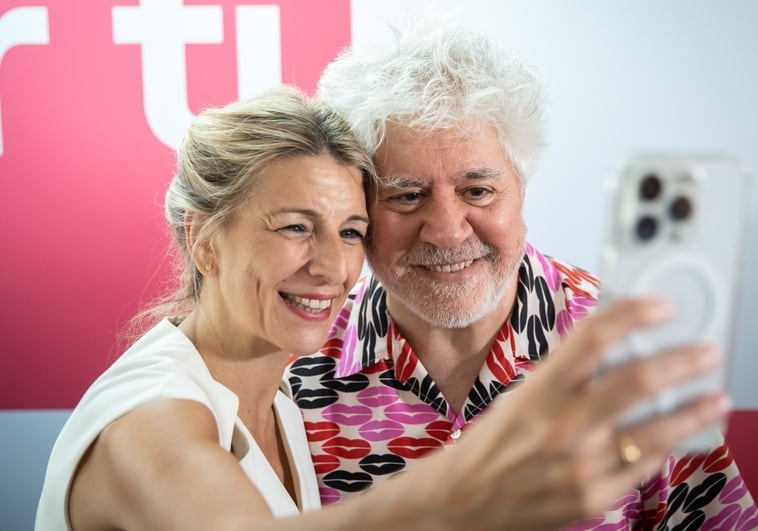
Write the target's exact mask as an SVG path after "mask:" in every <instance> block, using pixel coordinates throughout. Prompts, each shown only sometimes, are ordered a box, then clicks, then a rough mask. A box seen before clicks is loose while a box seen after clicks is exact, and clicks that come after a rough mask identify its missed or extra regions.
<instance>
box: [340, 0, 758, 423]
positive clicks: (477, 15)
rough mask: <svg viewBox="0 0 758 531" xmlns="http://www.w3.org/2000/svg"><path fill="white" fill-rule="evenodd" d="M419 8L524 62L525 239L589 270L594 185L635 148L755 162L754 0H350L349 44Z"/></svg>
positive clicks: (743, 364) (742, 355) (739, 346)
mask: <svg viewBox="0 0 758 531" xmlns="http://www.w3.org/2000/svg"><path fill="white" fill-rule="evenodd" d="M429 5H435V6H439V7H443V8H455V9H456V11H458V12H459V13H460V17H461V20H462V21H463V22H464V23H465V25H466V26H468V27H470V28H472V29H474V30H477V31H482V32H485V33H487V34H489V35H490V36H492V37H493V38H495V39H496V40H497V41H498V42H499V43H501V44H502V46H503V47H504V48H506V49H507V50H510V51H512V52H513V53H514V54H515V55H516V56H518V57H520V58H521V59H522V60H523V61H525V62H526V63H528V64H530V65H532V66H533V67H534V68H535V69H536V71H537V73H538V75H539V76H540V78H541V79H542V80H543V82H544V84H545V85H546V87H547V90H548V101H549V107H548V110H547V116H548V129H549V138H548V141H549V146H548V148H547V151H546V153H545V155H544V157H543V159H542V162H541V163H540V165H539V166H538V168H537V172H536V174H535V175H534V176H533V177H532V180H531V182H530V184H529V187H528V191H527V205H526V221H527V224H528V226H529V233H528V235H529V240H530V241H531V242H532V243H534V244H535V245H536V246H537V247H538V248H539V249H541V250H542V251H543V252H546V253H547V254H551V255H554V256H557V257H560V258H562V259H564V260H568V261H570V262H572V263H574V264H576V265H578V266H581V267H583V268H585V269H588V270H590V271H593V272H597V270H598V255H599V247H600V242H601V237H602V214H603V209H604V208H605V207H606V205H605V198H604V197H603V190H602V180H603V178H604V176H605V175H606V174H607V173H608V172H609V171H611V170H612V169H613V167H614V164H616V163H618V162H619V161H620V159H621V158H623V157H624V156H625V155H626V153H628V152H630V151H633V150H637V149H645V148H651V149H655V148H671V149H683V150H697V149H704V150H725V151H729V152H733V153H736V154H739V155H740V156H742V157H744V158H745V160H746V161H747V162H748V164H749V165H750V166H751V167H753V168H756V169H758V2H753V1H751V0H728V1H724V2H713V1H710V0H666V1H656V0H638V1H632V0H626V1H615V2H609V1H607V0H581V1H561V0H501V1H495V0H467V1H466V2H456V1H452V0H447V1H437V2H435V3H434V4H428V3H426V2H412V1H403V0H383V1H382V2H375V1H372V0H353V9H354V11H353V43H354V45H355V46H372V45H375V44H380V43H382V42H387V41H389V40H391V38H392V36H391V32H389V31H387V29H386V25H385V24H383V23H382V22H380V21H386V22H387V23H389V24H392V25H396V26H399V27H403V26H405V25H406V24H407V22H408V21H409V20H411V19H412V18H414V17H417V16H418V14H419V13H423V11H424V9H426V7H427V6H429ZM752 205H753V211H754V212H753V214H754V215H753V218H752V220H751V229H750V232H749V234H748V241H749V244H748V249H747V252H746V253H747V257H746V267H745V280H746V282H744V283H743V286H744V289H745V290H744V292H743V293H742V294H741V300H740V309H741V311H740V317H739V321H738V323H737V338H736V344H735V347H736V348H735V352H734V357H735V370H733V371H732V374H733V380H732V382H733V398H734V401H735V405H736V407H738V408H758V391H756V389H755V387H754V380H755V377H756V375H758V356H756V355H754V352H755V349H754V348H753V349H752V350H751V345H752V344H753V342H752V341H751V339H752V338H751V337H750V336H749V334H750V333H751V332H752V330H751V327H754V326H755V325H756V324H758V285H756V284H753V283H749V282H747V280H748V279H749V278H750V276H752V275H753V273H754V272H757V271H758V183H756V186H755V187H754V189H753V194H752Z"/></svg>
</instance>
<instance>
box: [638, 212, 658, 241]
mask: <svg viewBox="0 0 758 531" xmlns="http://www.w3.org/2000/svg"><path fill="white" fill-rule="evenodd" d="M636 232H637V238H638V239H640V240H642V241H648V240H650V239H652V238H654V237H655V235H656V233H657V232H658V220H657V219H655V218H654V217H652V216H642V217H641V218H640V219H639V220H637V226H636Z"/></svg>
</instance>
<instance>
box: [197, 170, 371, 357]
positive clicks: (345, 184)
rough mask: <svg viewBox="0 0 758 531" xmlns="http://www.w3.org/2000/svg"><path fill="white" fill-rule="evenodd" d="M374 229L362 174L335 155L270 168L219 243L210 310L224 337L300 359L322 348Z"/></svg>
mask: <svg viewBox="0 0 758 531" xmlns="http://www.w3.org/2000/svg"><path fill="white" fill-rule="evenodd" d="M367 227H368V216H367V214H366V204H365V198H364V191H363V183H362V177H361V174H360V171H359V170H358V169H357V168H355V167H350V166H344V165H342V164H340V163H339V162H337V161H336V160H335V159H333V158H332V157H330V156H328V155H321V156H301V157H296V158H291V159H282V160H278V161H275V162H273V163H271V164H269V165H268V166H266V167H265V169H264V170H263V172H262V173H261V174H259V175H258V176H257V178H256V182H255V184H254V185H253V193H252V194H251V196H250V197H249V198H248V199H247V200H246V201H245V202H244V203H243V204H242V205H241V206H240V207H239V209H238V211H237V213H236V215H235V216H234V219H233V220H232V222H231V224H230V225H229V226H228V227H227V228H226V229H224V230H223V231H222V233H221V234H219V235H217V236H215V237H214V239H213V240H212V244H211V246H212V247H211V248H212V255H211V260H212V262H213V264H214V273H215V274H214V275H212V276H210V277H209V278H207V279H206V291H207V293H206V294H205V295H207V296H208V298H207V299H206V302H208V303H210V304H209V305H205V306H206V308H205V311H206V312H207V311H208V310H209V309H210V311H212V312H213V315H212V316H211V315H209V316H208V317H210V319H211V321H212V322H213V328H214V329H215V331H216V333H217V334H218V335H219V336H220V339H221V340H222V341H223V342H224V343H227V342H228V341H230V340H231V341H233V342H239V343H241V344H240V346H241V347H242V348H250V347H251V346H252V347H253V348H263V349H264V351H266V350H273V349H277V348H278V349H282V350H284V351H286V352H288V353H293V354H307V353H312V352H315V351H317V350H318V349H320V348H321V346H322V343H323V342H324V339H325V337H326V334H327V332H328V330H329V326H330V324H331V322H332V320H333V319H334V317H335V316H336V315H337V313H338V312H339V311H340V308H341V306H342V303H343V302H344V300H345V297H346V296H347V293H348V292H349V290H350V288H352V286H353V284H354V283H355V282H356V280H357V279H358V276H359V275H360V272H361V269H362V266H363V245H362V243H363V238H364V236H365V235H366V230H367ZM231 338H235V339H231ZM251 343H253V345H251Z"/></svg>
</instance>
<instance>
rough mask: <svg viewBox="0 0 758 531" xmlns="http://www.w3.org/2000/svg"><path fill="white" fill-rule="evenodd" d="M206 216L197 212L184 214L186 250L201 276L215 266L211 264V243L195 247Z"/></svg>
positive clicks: (206, 218)
mask: <svg viewBox="0 0 758 531" xmlns="http://www.w3.org/2000/svg"><path fill="white" fill-rule="evenodd" d="M207 221H208V216H206V215H205V214H200V213H197V212H186V213H185V214H184V238H185V244H186V245H187V250H188V252H189V253H190V256H192V261H193V262H194V263H195V267H196V268H197V270H198V271H200V273H201V274H203V275H208V273H210V272H211V271H213V268H214V266H215V264H214V263H213V250H212V248H211V242H210V241H209V240H206V241H205V242H203V243H200V244H199V245H196V242H197V237H198V235H199V234H200V231H201V229H202V228H203V226H204V225H205V224H206V223H207Z"/></svg>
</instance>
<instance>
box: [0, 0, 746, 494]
mask: <svg viewBox="0 0 758 531" xmlns="http://www.w3.org/2000/svg"><path fill="white" fill-rule="evenodd" d="M38 5H40V6H42V7H40V8H38V10H36V11H34V12H33V13H32V12H22V8H24V7H25V6H38ZM264 5H268V6H274V8H276V9H277V16H278V20H279V24H278V25H276V27H273V26H271V27H269V26H267V27H265V28H263V29H265V31H249V32H247V33H246V34H245V35H238V34H237V29H236V28H237V26H236V25H237V23H238V22H239V20H238V19H239V18H240V15H239V14H238V13H239V12H238V8H250V7H262V6H264ZM208 6H211V8H212V9H216V10H220V11H217V13H218V16H219V17H220V18H219V19H218V21H219V24H218V26H219V28H218V35H217V37H219V38H218V39H216V40H218V41H219V42H215V43H214V42H208V41H213V40H214V38H215V37H214V36H207V35H206V36H203V37H202V38H197V39H196V38H195V37H193V36H192V35H195V34H196V32H197V28H196V27H195V26H193V25H192V24H193V20H194V19H192V16H191V14H192V13H195V14H197V13H198V12H199V11H197V8H208ZM114 7H119V9H123V8H129V7H131V8H137V7H140V8H145V9H147V7H150V8H153V9H164V10H166V9H173V10H174V11H175V12H176V13H181V15H182V16H177V17H174V18H172V19H171V21H170V22H167V21H163V22H162V23H160V24H158V26H156V27H155V28H153V30H155V31H157V33H159V34H166V35H168V36H173V37H177V38H184V37H182V36H183V35H190V36H189V37H186V38H185V40H184V42H186V46H183V47H181V48H180V50H184V52H185V57H186V60H185V61H183V63H184V66H185V67H186V70H184V71H183V72H184V74H183V75H184V78H182V79H181V80H180V81H181V83H179V85H176V86H174V85H172V86H171V87H161V86H158V89H161V88H163V89H164V93H165V94H164V98H165V99H164V100H163V101H162V102H161V105H162V106H163V107H165V108H167V109H170V108H175V107H177V103H179V104H180V105H178V106H179V107H181V106H182V105H186V107H187V108H188V110H189V111H190V112H197V111H199V110H200V109H201V108H202V107H204V106H207V105H220V104H224V103H226V102H228V101H231V100H233V99H237V98H238V97H239V96H241V95H244V94H240V93H239V92H240V91H239V81H238V80H239V79H240V78H241V77H242V76H241V72H240V70H243V69H244V70H245V72H246V74H249V75H253V77H254V76H255V74H256V71H257V70H258V69H260V70H261V71H263V70H265V69H267V68H268V69H270V67H271V66H270V65H271V60H272V58H280V63H279V64H280V68H279V70H280V75H279V76H278V77H277V79H275V80H271V79H268V80H269V81H272V82H271V83H270V84H271V85H274V84H277V83H278V82H280V81H284V82H287V83H293V84H296V85H299V86H300V87H302V88H303V89H305V90H307V91H312V90H313V88H314V86H315V83H316V80H317V79H318V76H319V74H320V71H321V70H322V68H323V66H324V65H325V64H326V63H327V62H328V61H330V60H331V59H332V58H333V57H334V55H335V54H336V53H337V52H338V51H339V50H340V49H341V48H342V47H344V46H346V45H347V44H349V42H350V20H351V13H350V1H349V0H263V1H257V2H256V1H247V2H235V1H231V0H184V1H183V2H182V1H181V0H142V2H139V1H137V0H118V1H117V0H67V1H66V2H62V1H52V0H45V1H44V2H42V1H35V0H10V1H9V0H0V53H2V56H0V140H1V141H2V143H0V146H1V147H2V150H0V185H2V188H1V192H0V216H2V217H1V218H0V220H1V221H2V230H0V248H2V249H3V252H2V257H3V258H2V260H0V296H2V303H3V310H2V312H0V338H1V339H0V341H1V346H0V410H11V409H27V410H34V409H68V408H71V407H73V406H74V405H75V404H76V402H77V401H78V399H79V398H80V396H81V394H82V393H83V392H84V390H85V389H86V388H87V387H88V386H89V384H90V383H91V382H92V381H93V379H94V378H95V377H96V376H97V375H98V374H99V373H100V372H101V371H102V370H103V369H104V368H105V367H107V366H108V365H109V364H110V362H111V361H112V360H113V359H114V358H115V356H117V355H118V354H119V353H120V352H121V350H122V347H123V344H119V343H118V342H117V341H116V340H115V338H116V335H117V333H118V331H119V330H121V329H122V327H123V326H124V324H125V323H126V321H127V320H128V319H129V318H130V317H131V316H132V315H133V314H134V312H135V311H136V310H137V308H138V307H140V306H141V305H142V304H144V303H145V302H146V301H148V300H149V299H150V298H151V297H152V296H154V295H155V294H156V293H157V292H158V290H159V289H160V288H161V287H162V286H164V285H165V283H166V282H167V281H168V280H169V275H168V269H167V268H166V266H165V264H164V251H165V248H166V243H167V237H166V234H165V232H164V226H165V224H164V221H163V218H162V213H161V209H160V204H161V202H162V196H163V192H164V190H165V187H166V185H167V183H168V181H169V179H170V177H171V174H172V172H173V169H174V161H175V159H174V150H173V148H172V147H170V146H169V145H168V144H167V143H166V142H163V141H161V140H159V137H160V135H158V134H157V133H156V131H155V127H154V124H152V123H151V122H150V118H149V114H150V113H149V112H147V111H146V91H145V90H143V80H144V79H146V76H145V71H144V70H145V69H144V68H143V63H142V58H143V55H144V53H145V49H144V46H142V45H140V44H138V43H131V44H124V43H120V44H116V43H115V42H114V39H115V40H116V41H119V40H120V41H123V40H124V38H123V36H122V37H121V38H116V33H117V30H116V28H115V24H114V11H113V8H114ZM40 9H41V11H40ZM267 9H269V8H267ZM193 10H194V11H193ZM249 13H250V11H248V14H249ZM265 13H268V14H269V15H270V13H271V12H270V10H269V11H266V12H265ZM256 14H257V12H256V11H253V18H255V15H256ZM260 14H261V16H263V14H264V12H263V11H261V12H260ZM6 15H7V16H6ZM11 15H12V16H11ZM17 15H18V16H17ZM21 15H23V16H21ZM184 15H187V16H188V19H187V20H185V19H184V18H183V16H184ZM24 20H25V21H27V22H24V23H21V22H20V21H22V22H23V21H24ZM29 20H33V21H36V22H35V23H34V24H31V25H29V23H28V21H29ZM149 20H150V19H149V17H147V16H146V18H145V19H143V22H142V25H139V27H138V28H137V29H138V30H141V29H145V31H147V28H149V24H148V23H149ZM213 20H215V19H213V17H209V19H208V21H207V22H208V26H211V25H212V24H211V22H212V21H213ZM248 21H249V20H248ZM40 22H42V23H40ZM202 22H203V21H202V20H201V25H202ZM194 23H195V24H196V23H197V20H195V21H194ZM372 23H373V21H372ZM376 23H377V24H380V23H381V22H380V21H376ZM35 24H36V25H35ZM43 27H44V28H43ZM42 29H44V30H45V31H44V32H42ZM40 32H42V33H45V34H46V35H45V37H46V39H41V38H40V35H39V34H40ZM193 32H195V33H193ZM259 34H263V36H264V37H265V36H266V35H268V36H269V38H268V40H267V41H266V44H263V45H258V46H256V47H253V49H254V50H255V54H253V55H250V46H249V45H248V46H243V47H242V48H243V50H247V56H245V57H243V56H242V55H240V54H239V53H238V52H240V50H238V46H237V43H238V39H239V38H246V37H250V38H255V37H258V36H259ZM271 36H273V37H275V38H271ZM127 40H128V36H127ZM264 40H265V39H264ZM197 41H201V42H197ZM166 46H168V45H166ZM153 52H155V50H153ZM238 57H240V58H241V67H239V68H238V67H237V60H238ZM159 70H160V69H159ZM159 73H160V71H159ZM166 75H167V76H168V75H169V74H168V73H166ZM263 82H264V84H265V82H266V79H264V81H263ZM155 85H156V82H155V79H153V80H152V85H151V86H152V88H153V89H155V88H156V87H155ZM159 85H160V84H159ZM177 87H178V88H179V89H180V90H178V91H177V93H172V92H170V90H171V89H174V90H176V89H177ZM184 91H186V96H185V95H184V94H183V92H184ZM180 92H181V94H180ZM185 99H186V102H185V101H181V100H185ZM161 105H159V108H160V107H161ZM757 425H758V412H756V410H746V411H741V412H738V413H736V414H735V415H734V416H733V417H732V420H731V422H730V430H729V433H728V437H729V439H730V442H731V444H732V447H733V450H734V452H735V454H736V456H737V458H738V461H739V463H740V468H741V469H742V471H743V473H744V475H745V477H746V480H747V481H748V484H749V485H751V488H752V490H753V492H754V493H755V492H756V491H758V459H755V458H754V457H753V455H752V453H753V451H754V449H755V446H756V444H758V434H757V433H756V431H757V428H756V426H757Z"/></svg>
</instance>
